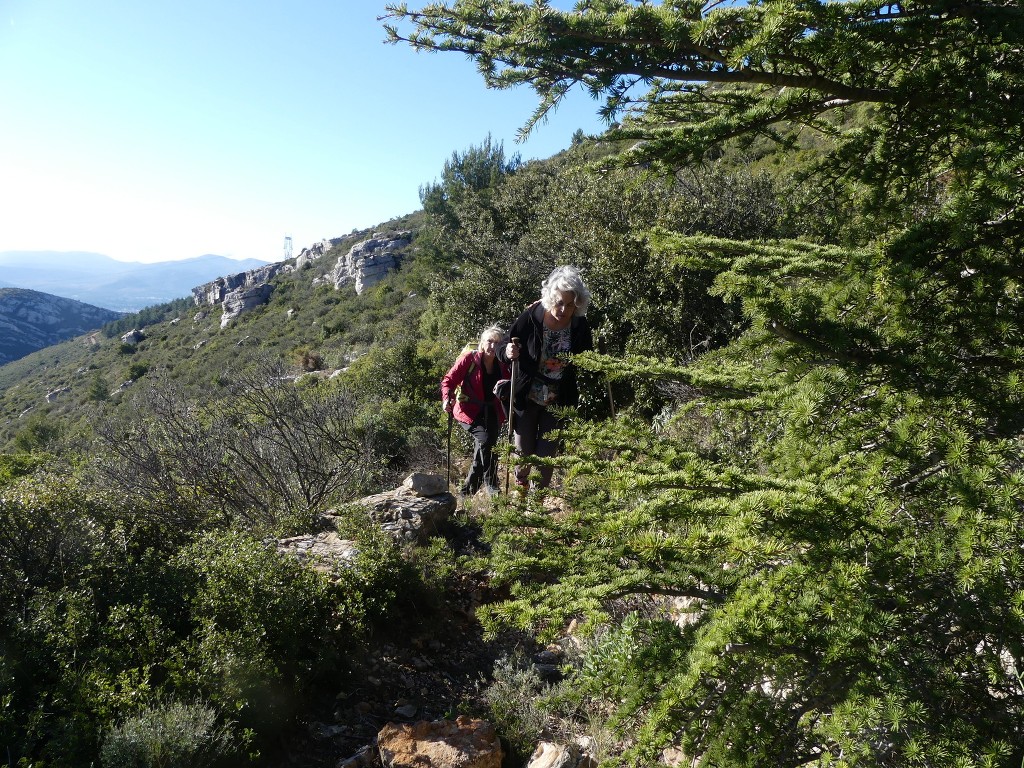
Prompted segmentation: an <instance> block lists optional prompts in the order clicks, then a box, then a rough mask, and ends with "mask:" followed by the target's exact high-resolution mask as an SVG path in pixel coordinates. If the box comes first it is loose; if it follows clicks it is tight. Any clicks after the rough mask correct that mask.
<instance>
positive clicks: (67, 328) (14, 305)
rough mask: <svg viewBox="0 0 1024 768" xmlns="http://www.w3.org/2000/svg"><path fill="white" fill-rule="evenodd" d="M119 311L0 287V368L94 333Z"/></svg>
mask: <svg viewBox="0 0 1024 768" xmlns="http://www.w3.org/2000/svg"><path fill="white" fill-rule="evenodd" d="M119 317H121V313H120V312H114V311H112V310H109V309H101V308H100V307H94V306H92V305H91V304H83V303H82V302H80V301H74V300H72V299H64V298H61V297H60V296H52V295H50V294H48V293H40V292H39V291H30V290H26V289H24V288H0V365H3V364H4V363H9V362H10V361H12V360H17V359H18V358H20V357H24V356H25V355H27V354H30V353H32V352H35V351H36V350H37V349H42V348H43V347H48V346H50V345H51V344H56V343H57V342H60V341H64V340H65V339H70V338H72V337H73V336H79V335H81V334H84V333H87V332H89V331H92V330H95V329H97V328H99V327H100V326H102V325H105V324H106V323H109V322H111V321H113V320H117V319H118V318H119Z"/></svg>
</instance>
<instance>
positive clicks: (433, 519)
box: [358, 486, 458, 542]
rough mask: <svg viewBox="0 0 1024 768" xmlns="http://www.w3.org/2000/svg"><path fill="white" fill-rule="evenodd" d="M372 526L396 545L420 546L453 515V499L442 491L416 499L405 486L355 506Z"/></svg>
mask: <svg viewBox="0 0 1024 768" xmlns="http://www.w3.org/2000/svg"><path fill="white" fill-rule="evenodd" d="M358 503H359V504H360V505H362V506H363V507H364V508H365V509H366V511H367V512H368V513H369V515H370V517H371V518H372V519H373V520H374V522H375V523H376V524H377V525H379V526H380V527H381V528H382V529H383V530H384V531H386V532H387V533H389V534H391V536H392V537H393V538H394V539H395V540H396V541H399V542H423V541H425V540H426V539H427V538H429V537H430V535H431V534H432V533H434V532H435V531H436V530H437V527H438V525H440V524H441V523H442V522H444V521H445V520H447V519H448V516H449V515H450V514H451V513H452V512H454V511H455V507H456V506H457V504H458V502H457V500H456V499H455V496H453V495H452V494H450V493H448V492H447V491H445V492H444V493H441V494H438V495H436V496H420V495H418V494H416V492H414V491H412V490H410V489H409V488H406V487H405V486H403V487H401V488H397V489H396V490H394V491H388V492H386V493H378V494H376V495H374V496H367V497H365V498H363V499H361V500H360V501H359V502H358Z"/></svg>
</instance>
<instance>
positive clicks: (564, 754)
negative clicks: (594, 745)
mask: <svg viewBox="0 0 1024 768" xmlns="http://www.w3.org/2000/svg"><path fill="white" fill-rule="evenodd" d="M526 768H597V760H595V759H594V758H593V757H592V756H591V755H588V754H586V753H584V752H582V751H581V750H580V749H579V748H578V747H576V746H575V745H571V744H570V745H564V744H553V743H551V742H550V741H542V742H541V743H540V744H538V745H537V748H536V749H535V750H533V754H532V755H530V759H529V760H528V761H527V763H526Z"/></svg>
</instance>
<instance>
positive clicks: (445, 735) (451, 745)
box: [377, 715, 503, 768]
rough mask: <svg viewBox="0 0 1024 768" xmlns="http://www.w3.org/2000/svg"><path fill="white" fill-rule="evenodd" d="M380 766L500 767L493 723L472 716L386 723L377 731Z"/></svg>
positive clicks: (430, 767)
mask: <svg viewBox="0 0 1024 768" xmlns="http://www.w3.org/2000/svg"><path fill="white" fill-rule="evenodd" d="M377 750H378V752H379V753H380V759H381V763H382V765H383V766H384V768H414V767H415V768H501V761H502V758H503V754H502V749H501V742H500V740H499V739H498V734H497V732H496V731H495V730H494V726H493V725H491V724H490V723H488V722H486V721H484V720H479V719H476V718H470V717H466V716H465V715H461V716H459V717H458V718H457V719H456V720H454V721H453V720H434V721H430V722H428V721H426V720H421V721H419V722H417V723H388V724H387V725H385V726H384V727H383V728H381V730H380V732H379V733H378V734H377Z"/></svg>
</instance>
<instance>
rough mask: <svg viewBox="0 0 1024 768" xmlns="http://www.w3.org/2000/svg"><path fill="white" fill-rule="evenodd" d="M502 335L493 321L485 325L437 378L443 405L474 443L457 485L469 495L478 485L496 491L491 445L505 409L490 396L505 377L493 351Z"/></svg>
mask: <svg viewBox="0 0 1024 768" xmlns="http://www.w3.org/2000/svg"><path fill="white" fill-rule="evenodd" d="M504 337H505V335H504V333H503V332H502V330H501V328H499V327H498V326H496V325H492V326H491V327H490V328H487V329H485V330H484V332H483V333H481V334H480V343H479V344H478V345H477V348H476V350H474V351H469V352H464V353H463V354H461V355H459V359H458V360H456V361H455V365H453V366H452V367H451V369H450V370H449V371H448V373H446V374H445V375H444V377H443V378H442V379H441V402H442V403H443V404H444V409H445V410H446V411H447V412H448V413H450V414H452V415H454V416H455V420H456V421H458V422H459V424H460V425H462V428H463V429H465V430H466V431H467V432H468V433H469V434H470V436H471V437H472V438H473V442H474V444H475V449H474V451H473V463H472V464H471V465H470V468H469V474H468V475H467V476H466V481H465V482H464V483H463V484H462V487H461V488H460V489H459V493H462V494H466V495H472V494H474V493H476V492H477V490H478V489H479V488H480V487H481V486H483V487H484V488H486V489H487V491H488V493H497V492H498V458H497V457H496V456H495V455H494V451H493V448H494V445H495V444H496V443H497V442H498V435H499V433H500V432H501V425H502V424H504V423H505V409H504V408H503V407H502V405H501V401H500V400H498V398H497V397H495V396H494V385H495V384H497V383H498V381H499V380H500V379H507V378H508V377H509V368H508V365H507V364H506V363H503V362H501V361H500V360H499V359H498V358H497V355H496V354H495V353H496V352H497V350H498V347H500V346H501V344H502V342H503V341H504ZM460 387H461V389H460ZM457 390H458V394H457V392H456V391H457Z"/></svg>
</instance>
